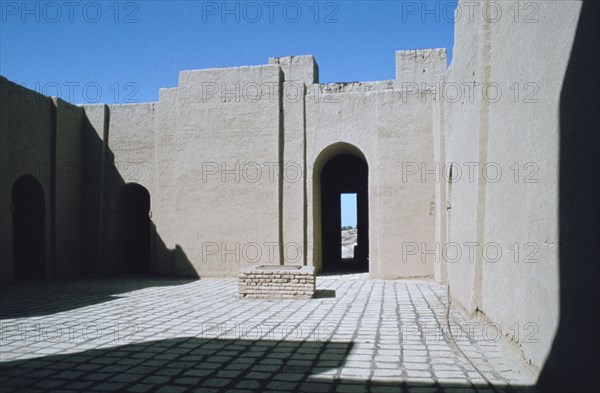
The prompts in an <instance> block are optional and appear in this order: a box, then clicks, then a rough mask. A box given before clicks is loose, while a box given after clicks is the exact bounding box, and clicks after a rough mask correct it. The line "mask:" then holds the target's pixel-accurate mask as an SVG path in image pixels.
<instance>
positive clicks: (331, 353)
mask: <svg viewBox="0 0 600 393" xmlns="http://www.w3.org/2000/svg"><path fill="white" fill-rule="evenodd" d="M352 348H353V343H352V342H310V341H269V340H236V339H231V340H227V339H200V338H194V337H182V338H174V339H167V340H160V341H150V342H142V343H131V344H124V345H120V346H115V347H112V348H105V349H91V350H87V351H84V352H79V353H73V354H64V355H49V356H43V357H38V358H35V359H27V360H16V361H9V362H5V363H1V364H0V386H2V387H4V388H5V389H8V390H9V391H13V390H14V391H26V392H36V391H50V390H56V389H60V391H96V390H100V391H120V392H124V391H132V392H134V391H135V392H146V391H148V392H156V391H161V392H162V391H169V392H185V391H199V392H233V391H252V392H264V391H280V392H281V391H283V392H302V391H311V392H334V391H340V392H366V391H374V392H375V391H381V392H402V391H423V392H425V391H442V390H443V391H446V392H450V391H456V392H458V391H469V392H475V391H479V392H484V391H490V392H492V391H494V390H496V391H506V392H516V391H532V390H529V388H525V387H514V386H513V387H510V388H494V389H488V388H489V387H487V386H474V385H470V384H468V383H466V382H465V383H464V384H461V383H456V384H442V385H440V384H438V383H432V384H427V383H416V382H415V383H413V382H408V383H407V382H401V381H398V382H376V381H366V378H365V377H360V376H357V377H356V378H352V377H348V378H347V379H346V378H333V377H332V376H331V375H329V376H327V375H326V374H327V373H329V374H331V373H332V372H333V371H334V370H335V369H337V368H340V367H343V366H344V364H345V362H346V358H347V356H348V354H349V353H350V351H351V350H352ZM398 372H400V370H399V371H398ZM317 374H320V375H317ZM421 388H428V389H424V390H422V389H421ZM238 389H239V390H238Z"/></svg>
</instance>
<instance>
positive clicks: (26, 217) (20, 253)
mask: <svg viewBox="0 0 600 393" xmlns="http://www.w3.org/2000/svg"><path fill="white" fill-rule="evenodd" d="M12 207H13V212H12V220H13V226H12V228H13V247H14V253H13V257H14V264H15V269H14V274H15V278H16V279H35V278H44V277H46V246H45V244H46V241H45V238H46V224H45V223H46V217H45V215H46V209H45V204H44V189H43V187H42V185H41V184H40V182H39V180H38V179H36V178H35V177H34V176H31V175H23V176H21V177H19V178H18V179H17V180H16V181H15V183H14V184H13V188H12Z"/></svg>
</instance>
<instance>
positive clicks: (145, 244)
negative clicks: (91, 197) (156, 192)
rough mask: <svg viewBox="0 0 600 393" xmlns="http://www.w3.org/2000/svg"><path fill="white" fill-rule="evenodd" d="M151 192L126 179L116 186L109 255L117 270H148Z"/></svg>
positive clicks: (129, 272) (119, 271)
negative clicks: (117, 188) (126, 181)
mask: <svg viewBox="0 0 600 393" xmlns="http://www.w3.org/2000/svg"><path fill="white" fill-rule="evenodd" d="M149 213H150V193H149V192H148V190H147V189H146V188H144V187H143V186H141V185H139V184H136V183H128V184H125V185H123V186H121V187H120V188H119V190H118V191H117V195H116V197H115V201H114V204H113V209H112V217H111V233H112V252H113V254H112V257H113V262H114V265H113V266H114V268H115V270H116V272H117V273H122V274H143V273H149V272H150V215H149Z"/></svg>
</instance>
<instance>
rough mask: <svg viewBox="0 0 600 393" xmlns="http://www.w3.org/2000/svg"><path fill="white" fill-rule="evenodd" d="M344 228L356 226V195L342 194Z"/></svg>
mask: <svg viewBox="0 0 600 393" xmlns="http://www.w3.org/2000/svg"><path fill="white" fill-rule="evenodd" d="M340 202H341V204H342V226H343V227H346V226H348V225H350V226H351V227H355V226H356V194H341V196H340Z"/></svg>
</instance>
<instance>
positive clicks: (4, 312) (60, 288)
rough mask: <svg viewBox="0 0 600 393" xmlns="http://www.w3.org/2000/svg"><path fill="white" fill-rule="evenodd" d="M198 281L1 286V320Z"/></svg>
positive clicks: (121, 278)
mask: <svg viewBox="0 0 600 393" xmlns="http://www.w3.org/2000/svg"><path fill="white" fill-rule="evenodd" d="M195 280H196V279H195V278H175V277H162V276H161V277H153V276H149V275H144V276H125V277H124V276H119V277H113V278H111V279H110V280H106V279H104V278H96V279H69V280H33V281H23V282H17V283H12V284H10V285H2V286H1V287H0V321H1V320H5V319H11V318H23V317H35V316H42V315H51V314H54V313H59V312H63V311H69V310H74V309H78V308H81V307H86V306H90V305H94V304H99V303H104V302H108V301H111V300H116V299H118V298H119V297H120V296H119V295H120V294H124V293H128V292H132V291H136V290H139V289H144V288H149V287H163V286H171V285H185V284H188V283H190V282H192V281H195Z"/></svg>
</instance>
